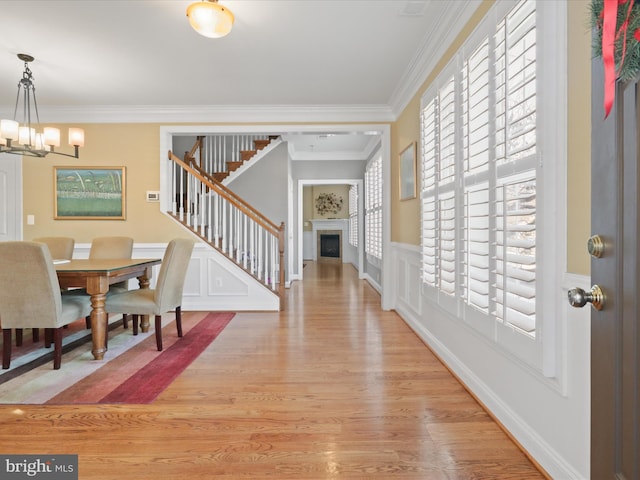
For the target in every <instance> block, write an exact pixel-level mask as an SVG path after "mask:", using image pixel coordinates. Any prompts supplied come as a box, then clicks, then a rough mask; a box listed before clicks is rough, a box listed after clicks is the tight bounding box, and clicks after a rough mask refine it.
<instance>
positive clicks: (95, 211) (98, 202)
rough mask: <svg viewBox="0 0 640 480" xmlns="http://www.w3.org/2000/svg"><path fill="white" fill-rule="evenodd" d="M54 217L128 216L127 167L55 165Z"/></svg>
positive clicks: (106, 217)
mask: <svg viewBox="0 0 640 480" xmlns="http://www.w3.org/2000/svg"><path fill="white" fill-rule="evenodd" d="M53 186H54V188H53V191H54V207H53V208H54V217H53V218H54V219H55V220H125V219H126V209H125V206H126V170H125V167H53Z"/></svg>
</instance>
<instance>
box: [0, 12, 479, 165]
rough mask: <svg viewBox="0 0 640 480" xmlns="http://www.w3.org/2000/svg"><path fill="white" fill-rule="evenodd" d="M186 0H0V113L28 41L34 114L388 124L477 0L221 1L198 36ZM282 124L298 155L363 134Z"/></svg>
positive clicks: (353, 146)
mask: <svg viewBox="0 0 640 480" xmlns="http://www.w3.org/2000/svg"><path fill="white" fill-rule="evenodd" d="M193 1H195V0H82V1H79V0H65V1H61V0H42V1H37V0H17V1H12V0H2V1H0V72H2V74H1V76H0V114H1V115H2V117H3V118H4V117H6V116H13V106H14V102H15V96H16V92H17V83H18V80H19V79H20V77H21V75H22V70H23V64H22V62H21V61H20V60H18V59H17V57H16V54H17V53H28V54H30V55H32V56H34V57H35V59H36V60H35V62H33V63H32V64H31V69H32V71H33V75H34V84H35V86H36V92H37V100H38V105H39V107H40V116H41V120H42V121H43V122H46V121H104V119H105V118H113V121H124V120H123V118H122V117H123V116H128V117H127V118H134V119H137V121H157V119H158V118H163V119H167V121H179V120H180V119H183V118H185V117H186V118H190V119H191V121H219V120H220V118H225V119H226V121H227V122H231V121H232V120H229V119H235V120H238V119H239V117H238V116H239V115H243V116H244V119H245V120H249V121H259V120H260V118H262V117H261V115H268V116H270V117H269V118H270V119H271V120H270V121H274V120H273V119H274V118H276V117H274V115H279V117H277V118H281V119H284V120H286V121H311V122H313V121H318V122H321V121H332V122H336V121H348V122H354V121H357V122H361V123H366V122H370V121H383V122H389V121H392V120H394V119H395V117H396V116H397V115H398V113H399V112H401V111H402V109H403V108H404V107H405V106H406V103H407V102H408V101H409V99H410V98H411V97H412V96H413V95H414V94H415V92H416V91H417V88H418V87H419V86H420V84H421V83H422V82H423V81H424V75H425V73H426V72H425V70H426V69H428V68H430V67H433V64H434V62H435V61H437V59H438V58H439V55H441V54H442V52H440V51H439V49H440V48H442V45H445V46H446V45H447V43H445V42H446V40H447V39H449V41H450V40H451V38H452V37H453V36H454V35H455V34H456V33H457V31H459V29H460V28H461V27H462V25H463V24H464V23H463V22H464V20H465V19H466V18H468V17H469V16H470V15H471V13H472V12H473V11H474V10H475V8H477V6H478V4H479V3H480V1H479V0H452V1H445V0H220V3H221V4H222V5H224V6H225V7H227V8H229V9H230V10H231V11H232V12H233V13H234V15H235V19H236V20H235V24H234V27H233V30H232V32H231V33H230V34H229V35H228V36H226V37H224V38H221V39H209V38H205V37H202V36H200V35H198V34H197V33H196V32H194V31H193V30H192V29H191V27H190V26H189V23H188V20H187V18H186V15H185V11H186V8H187V6H188V5H189V4H190V3H192V2H193ZM427 71H428V70H427ZM98 116H99V118H100V120H97V118H98ZM265 118H266V117H265ZM294 119H295V120H294ZM291 133H292V135H291V138H290V141H291V142H294V143H295V147H294V149H297V148H299V149H301V150H300V152H301V156H302V157H305V156H309V155H311V156H313V154H314V153H315V154H317V153H318V152H321V151H328V150H332V149H333V151H336V150H341V151H344V152H351V153H352V154H354V152H356V151H357V150H358V149H359V150H360V153H358V154H359V155H362V154H364V153H362V152H364V151H365V150H366V148H368V147H367V146H368V145H369V143H370V141H371V139H370V138H367V136H366V135H345V134H340V135H333V136H332V135H329V136H326V134H327V133H332V132H331V131H330V130H323V131H318V132H311V133H309V132H305V134H304V135H303V134H301V133H296V132H291ZM302 152H304V153H302Z"/></svg>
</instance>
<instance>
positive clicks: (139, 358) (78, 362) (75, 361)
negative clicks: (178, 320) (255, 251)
mask: <svg viewBox="0 0 640 480" xmlns="http://www.w3.org/2000/svg"><path fill="white" fill-rule="evenodd" d="M203 316H204V317H203ZM233 316H234V314H233V313H227V312H223V313H220V312H211V313H208V314H207V313H203V314H202V315H195V314H191V312H189V313H183V319H182V324H183V332H184V336H183V337H182V338H178V336H177V334H176V327H175V322H174V317H173V316H172V315H164V317H167V318H163V325H164V326H163V332H162V333H163V335H162V338H163V344H164V350H163V351H162V352H158V350H157V348H156V343H155V335H154V333H153V327H151V328H150V329H149V332H148V333H142V332H141V333H139V334H138V335H137V336H133V335H132V333H131V327H129V329H126V330H125V329H124V328H122V326H121V322H120V321H118V322H115V323H114V324H113V325H111V326H110V331H109V349H108V351H107V353H106V354H105V357H104V359H103V360H101V361H96V360H94V359H93V356H92V355H91V341H90V338H91V337H90V332H89V331H88V330H86V329H85V328H84V320H81V321H79V322H76V323H74V324H73V325H71V326H70V327H69V328H68V329H67V331H65V338H64V342H63V345H64V347H63V355H62V366H61V368H60V370H53V363H52V360H51V358H52V353H51V349H49V350H46V349H44V347H43V346H42V345H41V344H35V345H34V344H33V343H32V342H31V338H30V337H27V335H25V340H24V346H23V347H15V346H14V347H13V357H14V358H12V361H11V369H9V370H2V371H1V373H0V403H3V404H73V403H90V404H93V403H150V402H152V401H153V400H154V399H155V398H156V397H157V396H158V395H159V394H160V393H161V392H162V391H163V390H164V389H165V388H166V387H168V386H169V385H170V384H171V382H172V381H173V380H174V379H175V378H176V377H177V376H178V375H179V374H180V373H181V372H182V371H183V370H184V369H185V368H187V367H188V366H189V365H190V364H191V362H192V361H193V360H194V359H195V358H197V357H198V355H200V353H202V351H203V350H204V349H205V348H206V347H207V346H208V345H209V344H210V343H211V342H213V341H214V340H215V339H216V337H217V336H218V335H219V334H220V332H221V331H222V330H223V329H224V328H225V327H226V326H227V324H228V323H229V322H230V321H231V319H232V318H233ZM151 321H152V323H153V319H151ZM41 337H42V335H41Z"/></svg>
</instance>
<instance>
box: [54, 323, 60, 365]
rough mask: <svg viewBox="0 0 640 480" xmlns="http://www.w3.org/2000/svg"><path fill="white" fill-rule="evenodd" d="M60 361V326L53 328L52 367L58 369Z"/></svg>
mask: <svg viewBox="0 0 640 480" xmlns="http://www.w3.org/2000/svg"><path fill="white" fill-rule="evenodd" d="M61 363H62V327H60V328H55V329H53V369H54V370H58V369H60V364H61Z"/></svg>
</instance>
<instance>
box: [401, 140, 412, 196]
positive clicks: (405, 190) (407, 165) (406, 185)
mask: <svg viewBox="0 0 640 480" xmlns="http://www.w3.org/2000/svg"><path fill="white" fill-rule="evenodd" d="M399 168H400V200H410V199H412V198H416V142H411V143H410V144H409V145H408V146H407V147H406V148H405V149H404V150H402V152H400V166H399Z"/></svg>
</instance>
